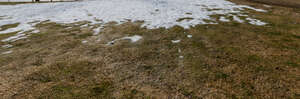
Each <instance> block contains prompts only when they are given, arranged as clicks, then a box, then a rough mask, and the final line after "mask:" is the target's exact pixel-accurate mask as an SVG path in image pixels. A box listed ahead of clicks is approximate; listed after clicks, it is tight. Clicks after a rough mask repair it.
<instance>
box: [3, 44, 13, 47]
mask: <svg viewBox="0 0 300 99" xmlns="http://www.w3.org/2000/svg"><path fill="white" fill-rule="evenodd" d="M11 47H13V45H10V44H6V45H2V48H11Z"/></svg>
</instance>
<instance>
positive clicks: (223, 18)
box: [219, 16, 230, 22]
mask: <svg viewBox="0 0 300 99" xmlns="http://www.w3.org/2000/svg"><path fill="white" fill-rule="evenodd" d="M219 20H220V21H222V22H229V21H230V20H229V19H226V18H225V17H223V16H222V17H220V19H219Z"/></svg>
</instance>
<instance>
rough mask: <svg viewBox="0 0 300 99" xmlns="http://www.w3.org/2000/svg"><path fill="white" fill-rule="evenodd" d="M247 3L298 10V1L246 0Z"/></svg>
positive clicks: (299, 4)
mask: <svg viewBox="0 0 300 99" xmlns="http://www.w3.org/2000/svg"><path fill="white" fill-rule="evenodd" d="M247 1H250V2H256V3H263V4H268V5H276V6H284V7H290V8H300V1H299V0H247Z"/></svg>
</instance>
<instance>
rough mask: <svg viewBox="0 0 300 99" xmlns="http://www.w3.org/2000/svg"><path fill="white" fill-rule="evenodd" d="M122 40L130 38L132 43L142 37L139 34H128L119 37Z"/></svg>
mask: <svg viewBox="0 0 300 99" xmlns="http://www.w3.org/2000/svg"><path fill="white" fill-rule="evenodd" d="M121 39H122V40H131V42H132V43H134V42H137V41H139V40H140V39H142V37H141V36H139V35H134V36H128V37H123V38H121Z"/></svg>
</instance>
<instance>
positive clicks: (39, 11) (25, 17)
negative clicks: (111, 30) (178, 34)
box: [0, 0, 265, 41]
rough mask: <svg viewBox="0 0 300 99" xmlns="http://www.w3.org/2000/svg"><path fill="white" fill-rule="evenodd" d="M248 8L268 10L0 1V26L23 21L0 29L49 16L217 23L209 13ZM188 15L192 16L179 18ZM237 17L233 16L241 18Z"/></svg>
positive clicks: (174, 0) (106, 0)
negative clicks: (11, 3) (1, 3)
mask: <svg viewBox="0 0 300 99" xmlns="http://www.w3.org/2000/svg"><path fill="white" fill-rule="evenodd" d="M210 9H218V10H210ZM245 9H251V10H255V11H260V12H265V10H262V9H256V8H253V7H250V6H245V5H237V4H235V3H232V2H229V1H226V0H84V1H80V2H59V3H32V4H19V5H0V11H1V13H0V16H5V17H1V18H2V19H1V20H0V27H1V26H3V25H6V24H14V23H20V25H19V26H17V27H16V28H10V29H7V30H5V31H0V34H4V33H11V32H24V31H30V30H33V29H35V28H34V25H35V24H37V23H39V22H43V21H46V20H49V21H52V22H57V23H74V22H79V21H90V22H91V23H90V24H91V25H93V24H103V25H104V24H105V23H108V22H112V21H114V22H117V23H118V24H121V23H124V22H127V21H129V20H130V21H131V22H134V21H144V24H143V25H142V27H147V28H149V29H153V28H159V27H165V28H170V27H173V26H175V25H179V26H182V27H184V28H189V27H190V26H195V25H197V24H216V23H214V22H210V23H206V22H205V21H204V20H212V21H215V20H214V19H213V18H211V17H210V16H211V15H215V14H223V15H227V14H240V15H243V14H241V13H242V12H243V10H245ZM187 13H191V14H187ZM187 17H189V18H191V19H190V20H183V21H180V22H178V21H177V20H178V19H181V18H187ZM236 17H237V16H235V17H234V20H236V21H239V22H242V21H241V19H237V18H236ZM95 19H99V20H101V21H97V20H95ZM96 32H98V31H96ZM17 36H18V35H17ZM18 37H19V36H18ZM5 41H7V40H5Z"/></svg>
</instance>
